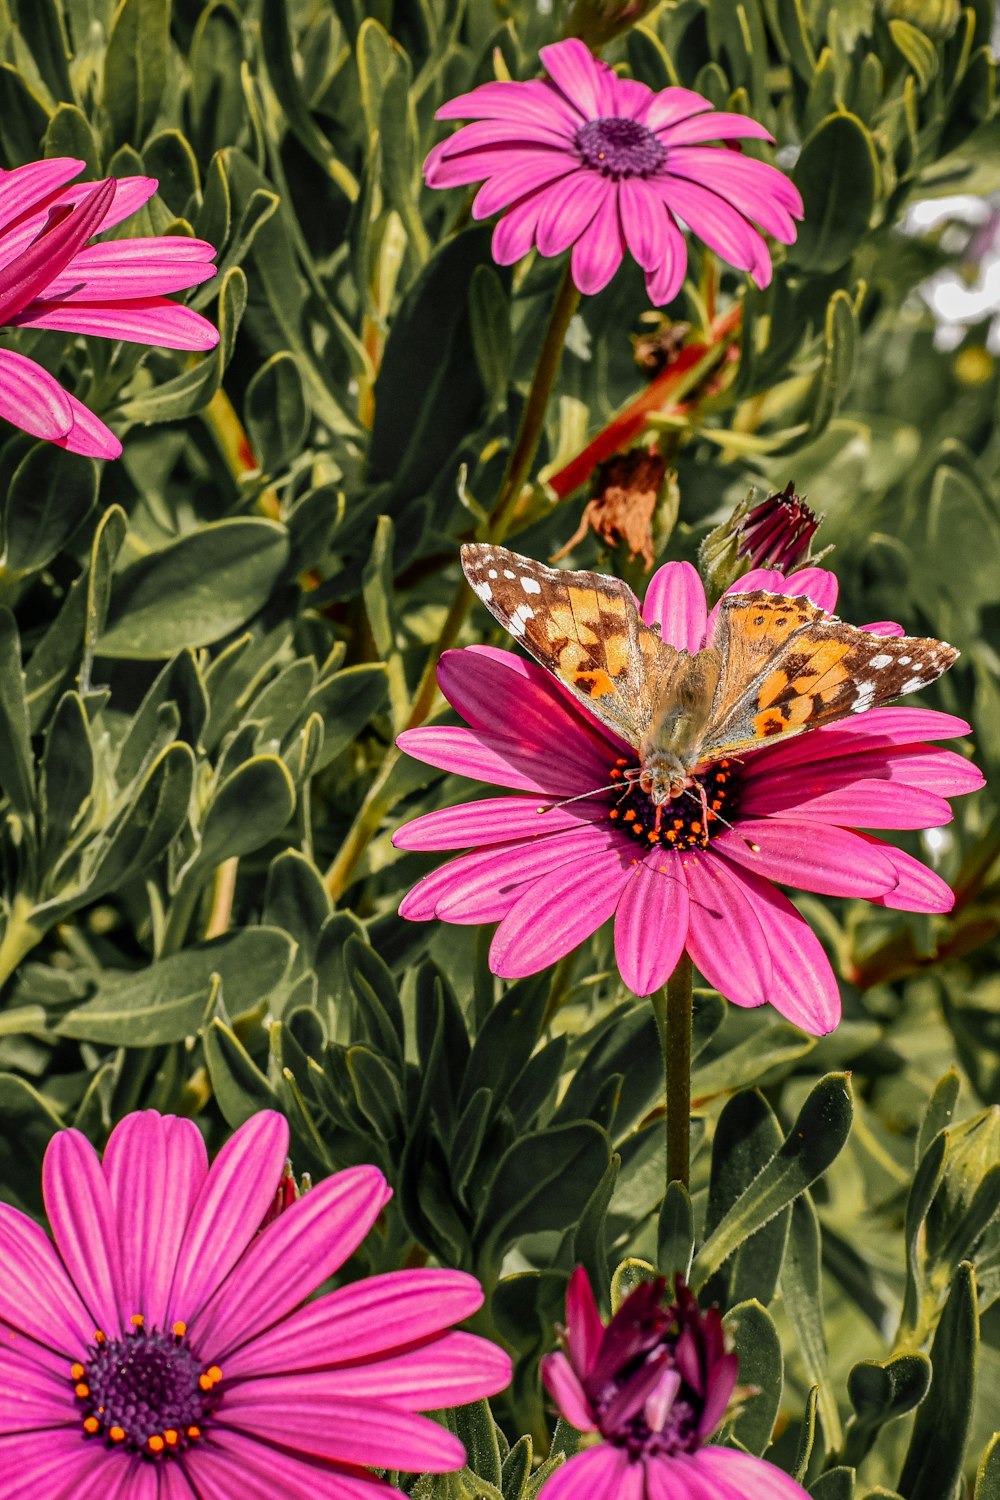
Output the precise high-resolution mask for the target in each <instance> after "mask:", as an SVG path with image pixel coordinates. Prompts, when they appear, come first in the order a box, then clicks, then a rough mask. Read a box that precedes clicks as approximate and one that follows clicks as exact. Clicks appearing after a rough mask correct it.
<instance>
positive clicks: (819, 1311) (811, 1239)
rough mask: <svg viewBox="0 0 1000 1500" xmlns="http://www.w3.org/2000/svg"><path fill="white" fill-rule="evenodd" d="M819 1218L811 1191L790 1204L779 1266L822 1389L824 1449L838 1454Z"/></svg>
mask: <svg viewBox="0 0 1000 1500" xmlns="http://www.w3.org/2000/svg"><path fill="white" fill-rule="evenodd" d="M820 1255H821V1244H820V1226H819V1218H818V1216H817V1214H816V1210H815V1208H814V1207H813V1202H812V1198H811V1197H810V1195H809V1194H808V1193H804V1194H802V1196H801V1197H799V1198H797V1199H796V1201H795V1202H794V1203H793V1205H792V1212H791V1222H790V1224H789V1228H788V1244H787V1246H786V1248H785V1258H784V1261H783V1263H782V1267H781V1296H782V1301H783V1302H784V1304H785V1308H786V1310H787V1312H788V1316H789V1318H790V1319H791V1322H792V1325H793V1327H794V1329H795V1336H796V1338H797V1339H798V1343H799V1348H800V1350H801V1351H802V1362H803V1364H804V1365H805V1368H806V1376H807V1378H808V1380H809V1383H810V1384H811V1385H815V1386H817V1387H818V1390H819V1415H820V1421H821V1422H822V1424H823V1436H824V1439H825V1441H826V1451H827V1452H828V1453H834V1452H836V1451H837V1450H838V1449H839V1448H840V1445H841V1443H842V1441H843V1432H842V1430H841V1425H840V1412H839V1409H838V1407H837V1397H836V1394H835V1392H834V1389H833V1385H832V1382H831V1380H830V1364H829V1354H828V1351H827V1344H826V1328H825V1325H824V1321H823V1278H822V1270H821V1260H820Z"/></svg>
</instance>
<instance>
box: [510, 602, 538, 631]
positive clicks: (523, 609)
mask: <svg viewBox="0 0 1000 1500" xmlns="http://www.w3.org/2000/svg"><path fill="white" fill-rule="evenodd" d="M534 618H535V611H534V610H533V609H532V608H531V605H530V604H519V605H518V606H517V608H516V609H515V611H514V613H513V614H512V615H511V617H510V626H509V629H510V633H511V635H523V634H524V627H525V626H526V625H527V623H528V621H529V620H533V619H534Z"/></svg>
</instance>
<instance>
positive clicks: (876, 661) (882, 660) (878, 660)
mask: <svg viewBox="0 0 1000 1500" xmlns="http://www.w3.org/2000/svg"><path fill="white" fill-rule="evenodd" d="M891 661H892V657H891V656H889V655H888V654H887V653H886V652H885V651H880V652H879V654H878V656H873V657H872V659H871V661H870V662H869V663H868V665H869V666H870V667H874V668H875V670H876V672H877V671H879V670H880V669H881V668H882V667H887V666H889V664H890V663H891Z"/></svg>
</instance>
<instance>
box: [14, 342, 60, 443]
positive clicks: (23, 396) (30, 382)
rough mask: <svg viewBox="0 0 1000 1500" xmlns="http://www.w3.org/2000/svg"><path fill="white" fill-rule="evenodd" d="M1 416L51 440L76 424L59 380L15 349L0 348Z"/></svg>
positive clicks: (32, 433)
mask: <svg viewBox="0 0 1000 1500" xmlns="http://www.w3.org/2000/svg"><path fill="white" fill-rule="evenodd" d="M0 417H4V418H6V420H7V421H8V422H12V423H13V424H14V426H15V427H20V428H21V429H22V430H23V431H24V432H29V433H30V434H31V436H32V437H37V438H45V439H46V440H47V441H48V442H50V443H51V442H54V441H56V440H57V439H59V438H65V436H66V434H67V433H68V432H69V431H70V429H71V428H72V426H73V409H72V407H71V405H70V400H69V396H68V395H67V393H66V392H65V391H64V390H63V388H62V386H61V385H60V384H59V382H58V380H56V379H55V377H54V376H52V375H50V374H49V372H48V371H47V370H43V369H42V367H41V365H36V364H35V361H34V360H33V359H27V358H25V356H24V355H23V354H17V353H16V352H15V351H14V350H13V349H0Z"/></svg>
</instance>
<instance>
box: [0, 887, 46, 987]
mask: <svg viewBox="0 0 1000 1500" xmlns="http://www.w3.org/2000/svg"><path fill="white" fill-rule="evenodd" d="M33 911H34V905H33V904H32V902H31V901H30V900H29V899H28V897H27V896H15V897H14V900H13V901H12V903H11V908H10V914H9V916H8V918H7V925H6V927H5V928H4V933H3V938H2V940H0V985H3V984H6V982H7V980H8V979H9V978H10V976H11V975H12V974H13V972H14V970H15V969H16V968H17V966H18V964H19V963H20V962H21V960H22V958H24V957H25V955H26V954H28V953H30V952H31V950H32V948H34V947H36V946H37V944H38V943H40V942H41V940H42V938H43V937H44V936H45V930H44V928H41V927H36V926H35V924H34V923H33V922H32V921H30V920H29V919H30V917H31V913H32V912H33Z"/></svg>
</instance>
